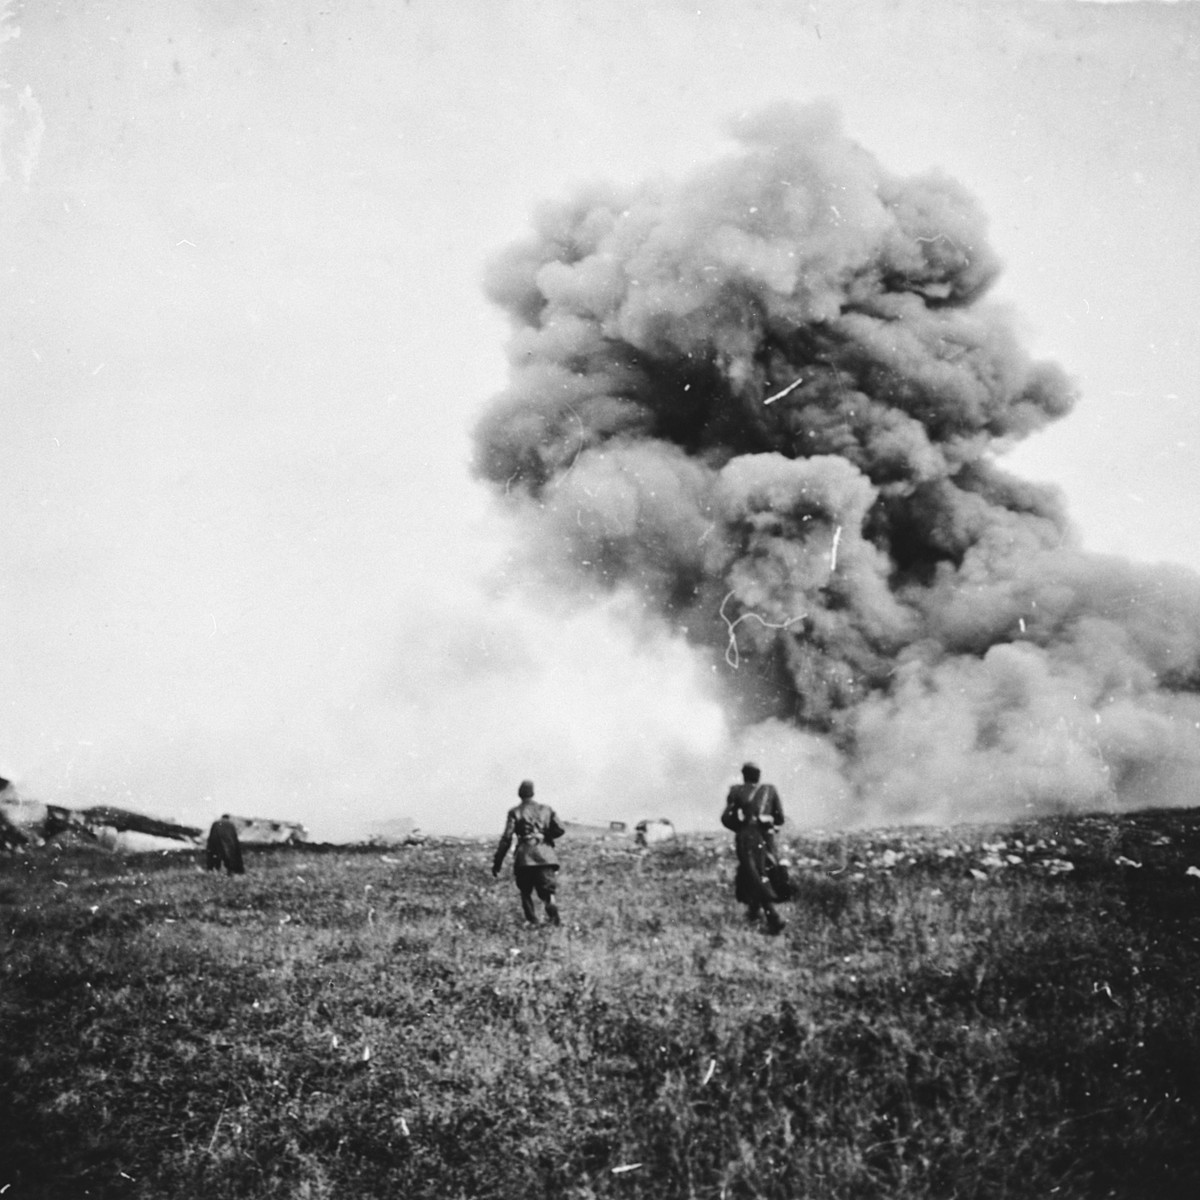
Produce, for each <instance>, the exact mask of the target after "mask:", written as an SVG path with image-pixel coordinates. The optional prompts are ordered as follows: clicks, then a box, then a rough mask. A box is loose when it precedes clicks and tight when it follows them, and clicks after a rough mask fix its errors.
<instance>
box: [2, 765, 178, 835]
mask: <svg viewBox="0 0 1200 1200" xmlns="http://www.w3.org/2000/svg"><path fill="white" fill-rule="evenodd" d="M3 783H4V786H3V787H2V788H0V845H7V846H42V845H45V843H46V842H47V841H48V840H49V839H50V838H53V837H55V836H57V835H58V834H63V833H73V834H76V835H78V836H80V837H83V838H86V839H87V840H88V841H93V842H98V843H100V844H101V845H106V846H108V848H109V849H139V850H140V849H147V848H149V849H159V848H162V847H164V846H169V847H170V848H172V849H179V848H180V846H181V845H184V846H194V845H195V844H196V839H197V838H198V837H199V836H200V830H199V829H194V828H193V827H191V826H190V825H177V824H176V823H175V822H174V821H164V820H160V819H159V818H158V817H148V816H146V815H145V814H144V813H138V812H131V811H130V810H128V809H124V808H113V807H111V806H109V805H105V804H101V805H96V806H94V807H92V808H85V809H71V808H64V807H62V806H61V805H57V804H43V803H42V802H41V801H40V800H27V799H25V798H23V797H22V796H20V795H18V793H17V790H16V788H14V787H13V786H12V785H11V784H10V783H9V782H8V781H7V780H4V781H3ZM139 839H142V840H141V841H139Z"/></svg>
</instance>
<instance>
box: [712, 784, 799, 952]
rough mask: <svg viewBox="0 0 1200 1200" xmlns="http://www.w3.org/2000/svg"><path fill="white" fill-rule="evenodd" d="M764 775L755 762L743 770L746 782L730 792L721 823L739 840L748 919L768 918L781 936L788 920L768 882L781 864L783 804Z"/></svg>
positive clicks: (738, 887) (740, 890)
mask: <svg viewBox="0 0 1200 1200" xmlns="http://www.w3.org/2000/svg"><path fill="white" fill-rule="evenodd" d="M761 778H762V772H761V771H760V770H759V768H758V767H757V766H756V765H755V764H754V763H750V762H748V763H746V764H745V766H743V767H742V782H741V783H735V784H734V785H733V787H731V788H730V789H729V795H728V796H727V797H726V799H725V811H724V812H723V813H722V814H721V824H722V825H724V826H725V828H726V829H731V830H732V831H733V832H734V833H735V834H736V835H737V840H736V842H735V845H736V847H737V860H738V866H737V878H736V879H735V881H734V895H735V896H736V897H737V900H738V903H739V904H744V905H745V906H746V917H747V919H748V920H751V921H757V920H758V918H759V914H760V913H761V914H764V915H765V916H766V918H767V932H768V933H779V932H781V931H782V929H783V926H784V920H783V918H782V917H781V916H780V915H779V913H778V911H777V910H776V908H775V900H776V896H775V893H774V892H773V891H772V890H771V885H770V883H769V882H768V881H767V868H768V866H770V864H771V863H772V862H775V861H777V859H778V854H777V852H776V849H775V829H776V827H777V826H779V825H782V824H783V803H782V801H780V799H779V793H778V792H777V791H776V790H775V787H774V785H773V784H770V783H761V782H760V780H761Z"/></svg>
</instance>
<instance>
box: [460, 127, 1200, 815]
mask: <svg viewBox="0 0 1200 1200" xmlns="http://www.w3.org/2000/svg"><path fill="white" fill-rule="evenodd" d="M734 133H735V135H736V137H737V138H738V141H739V143H740V148H739V150H738V151H737V153H736V154H734V155H733V156H731V157H730V158H729V159H728V160H727V161H723V162H719V163H717V164H716V165H714V166H712V167H710V168H709V169H706V170H703V171H700V172H699V173H697V174H696V175H695V176H694V177H693V178H691V179H688V180H686V181H684V182H682V183H679V184H673V183H663V182H656V183H649V184H646V185H644V186H641V187H637V188H632V189H628V190H620V189H616V188H603V187H594V188H591V189H589V190H587V191H585V192H584V193H583V194H582V195H580V196H579V197H578V198H576V199H575V200H574V201H572V202H568V203H563V204H557V205H549V206H546V207H544V208H543V209H542V210H541V212H540V213H539V215H538V217H537V221H536V232H535V235H534V236H533V237H532V238H531V239H530V240H527V241H523V242H521V243H519V244H517V245H514V246H513V247H511V248H510V249H509V250H507V251H506V252H505V253H503V254H502V255H501V256H500V257H499V258H498V259H497V260H496V261H495V263H494V264H493V265H492V268H491V270H490V274H489V279H488V290H489V294H490V296H491V298H492V299H494V300H495V301H496V302H497V303H499V304H500V305H501V306H503V308H504V309H506V310H507V311H508V313H509V314H510V315H511V318H512V320H513V323H514V333H513V337H512V341H511V345H510V349H509V354H510V359H511V364H512V365H511V381H510V386H509V387H508V389H507V390H506V391H505V392H504V393H502V394H501V395H500V396H498V397H497V398H495V399H494V400H493V402H492V403H491V404H490V406H489V407H488V409H487V410H486V411H485V413H484V415H483V417H482V419H481V421H480V422H479V425H478V427H477V430H476V453H477V458H476V466H477V470H478V472H479V473H480V474H481V475H482V476H483V477H484V478H486V479H487V480H489V481H491V482H492V483H493V484H494V485H495V486H496V488H497V489H498V491H499V492H500V493H501V494H502V496H503V497H504V498H505V499H506V502H507V503H508V504H509V505H511V506H512V507H513V509H514V511H515V512H516V513H517V514H518V516H519V519H520V520H521V521H522V522H523V523H524V524H525V525H526V526H527V528H528V531H529V534H530V536H529V538H528V546H529V552H530V554H531V555H532V556H534V557H536V558H537V560H538V562H539V564H540V566H541V567H542V568H543V569H544V570H545V571H546V572H548V574H549V575H550V576H552V577H554V578H556V579H559V580H573V581H574V582H575V583H576V584H580V585H582V586H583V587H584V588H585V589H586V590H589V591H591V592H593V593H598V592H601V591H605V590H607V591H613V590H621V589H628V590H632V591H633V592H635V593H637V594H638V595H639V596H640V598H641V599H642V601H643V603H644V605H645V606H646V607H647V608H648V609H649V610H650V611H652V612H653V613H655V614H657V616H658V617H659V618H661V620H662V621H663V622H664V623H666V624H667V625H669V626H670V627H671V628H672V629H674V630H676V631H679V632H681V633H683V634H684V635H685V636H686V637H687V638H688V640H689V641H691V642H692V643H693V644H695V645H696V646H698V647H702V648H705V649H707V650H708V651H709V652H710V653H711V654H712V656H713V661H714V663H715V664H716V665H717V667H718V669H719V671H720V673H721V675H722V678H723V684H724V687H725V689H726V692H727V695H728V698H729V702H730V711H731V713H732V714H733V715H734V719H736V721H738V722H740V723H743V724H754V723H759V722H764V721H774V722H779V723H783V724H784V725H786V726H787V727H789V728H792V729H795V730H797V731H801V730H803V731H807V732H808V733H809V734H814V733H815V734H817V735H819V736H820V737H821V738H824V739H827V740H828V743H829V744H831V745H832V746H833V747H835V748H836V751H837V758H838V761H839V763H840V764H841V769H842V770H843V772H844V774H845V777H846V779H847V780H848V781H849V786H848V789H847V793H846V794H847V795H848V796H849V797H851V798H852V799H851V800H850V801H849V803H850V806H851V807H850V810H849V811H845V812H843V813H841V814H838V815H839V816H840V817H841V818H843V819H845V820H848V821H852V820H855V819H862V818H863V817H865V816H866V815H868V814H869V815H870V816H871V817H872V818H873V819H879V818H880V817H883V818H889V819H895V820H913V819H952V818H969V817H981V816H996V815H1001V814H1004V813H1006V812H1011V811H1014V810H1017V809H1019V810H1021V811H1028V810H1029V809H1031V808H1032V809H1034V810H1038V811H1046V810H1050V809H1056V808H1061V807H1071V808H1078V807H1084V806H1089V805H1092V806H1094V805H1101V804H1109V803H1114V802H1117V801H1123V802H1129V803H1144V802H1147V801H1149V800H1162V799H1163V796H1162V795H1161V794H1160V793H1155V792H1153V791H1152V790H1151V791H1148V790H1146V789H1147V788H1149V787H1150V785H1151V784H1152V783H1153V782H1154V780H1155V779H1156V778H1157V779H1158V781H1159V782H1160V783H1163V773H1164V772H1170V773H1172V774H1174V775H1177V772H1178V771H1184V772H1185V773H1186V772H1191V771H1194V770H1195V768H1196V767H1197V765H1198V764H1200V747H1198V737H1197V728H1200V702H1198V698H1197V692H1198V691H1200V580H1198V579H1197V578H1196V577H1195V576H1193V575H1191V574H1190V573H1189V572H1187V571H1185V570H1183V569H1179V568H1171V567H1154V568H1152V567H1146V566H1134V565H1132V564H1130V563H1127V562H1124V561H1122V560H1117V559H1113V558H1107V557H1101V556H1096V555H1088V554H1086V553H1085V552H1083V551H1082V550H1081V549H1080V547H1079V545H1078V539H1077V536H1076V535H1075V533H1074V532H1073V530H1072V528H1071V525H1070V523H1069V522H1068V520H1067V518H1066V516H1065V514H1064V511H1063V505H1062V502H1061V499H1060V496H1059V494H1058V493H1057V492H1056V491H1055V490H1054V489H1053V488H1050V487H1047V486H1043V485H1034V484H1030V483H1026V482H1022V481H1021V480H1019V479H1016V478H1014V477H1012V476H1011V475H1010V474H1008V473H1006V472H1005V471H1003V470H1001V469H1000V468H999V467H998V466H997V464H996V458H997V456H998V455H1000V454H1002V453H1003V452H1004V451H1005V450H1006V449H1007V448H1010V447H1011V446H1012V445H1013V444H1015V442H1016V441H1017V440H1019V439H1021V438H1024V437H1026V436H1027V435H1029V434H1031V433H1033V432H1035V431H1036V430H1038V429H1039V428H1041V427H1043V426H1044V425H1046V424H1047V423H1048V422H1050V421H1053V420H1056V419H1058V418H1061V417H1063V416H1065V415H1066V414H1067V413H1069V412H1070V410H1071V409H1072V406H1073V405H1074V403H1075V400H1076V396H1075V392H1074V389H1073V386H1072V384H1071V382H1070V381H1069V380H1068V379H1067V377H1066V376H1065V375H1064V373H1063V372H1062V371H1061V370H1060V369H1059V368H1058V367H1057V366H1055V365H1053V364H1050V363H1045V362H1036V361H1033V360H1032V359H1031V358H1030V356H1029V355H1028V354H1027V353H1026V352H1025V351H1024V350H1023V348H1022V347H1021V345H1020V343H1019V339H1018V337H1017V335H1016V333H1015V330H1014V322H1013V320H1012V318H1011V316H1010V314H1008V312H1007V311H1006V310H1005V309H1004V308H1003V307H1001V306H999V305H997V304H995V303H993V302H991V301H989V300H988V299H987V292H988V289H989V288H990V286H991V285H992V283H993V282H994V281H995V279H996V277H997V274H998V271H999V262H998V260H997V258H996V256H995V254H994V253H993V252H992V250H991V249H990V248H989V246H988V244H987V241H986V236H985V221H984V218H983V216H982V214H981V212H980V211H979V208H978V206H977V204H976V203H975V202H974V200H973V199H972V198H971V197H970V196H969V195H968V194H967V193H966V192H965V191H964V189H963V188H962V187H961V186H960V185H958V184H957V183H956V182H955V181H953V180H952V179H949V178H947V177H945V176H943V175H941V174H939V173H930V174H926V175H923V176H919V177H915V178H897V177H895V176H894V175H892V174H889V173H888V172H887V171H885V170H884V169H883V168H882V167H881V166H880V165H879V164H878V163H877V162H876V161H875V159H874V158H873V157H872V156H871V155H870V154H868V153H867V152H866V151H865V150H863V149H862V148H861V147H860V146H858V145H857V144H855V143H854V142H853V141H852V140H850V139H849V138H848V137H847V136H846V135H845V134H844V133H843V132H842V130H841V128H840V123H839V120H838V117H837V114H836V113H835V112H834V111H833V110H832V109H830V108H829V107H827V106H811V107H806V108H794V107H790V106H789V107H779V108H776V109H772V110H769V111H766V112H763V113H759V114H757V115H755V116H752V117H748V118H745V119H742V120H741V121H739V122H738V123H737V124H736V125H735V127H734ZM812 744H814V743H813V741H812V738H811V737H807V738H805V739H798V740H797V742H796V745H797V746H811V745H812ZM1173 782H1174V783H1177V778H1176V779H1174V780H1173ZM1139 789H1141V790H1139Z"/></svg>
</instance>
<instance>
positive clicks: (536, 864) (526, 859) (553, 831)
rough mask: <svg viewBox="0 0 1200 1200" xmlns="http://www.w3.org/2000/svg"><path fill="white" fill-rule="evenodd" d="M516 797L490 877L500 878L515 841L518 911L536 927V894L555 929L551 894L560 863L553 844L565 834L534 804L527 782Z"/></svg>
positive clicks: (552, 817) (555, 908) (542, 807)
mask: <svg viewBox="0 0 1200 1200" xmlns="http://www.w3.org/2000/svg"><path fill="white" fill-rule="evenodd" d="M517 795H518V796H520V798H521V803H520V804H518V805H517V807H516V808H510V809H509V810H508V821H507V822H506V823H505V826H504V833H503V834H502V835H501V837H500V844H499V845H498V846H497V847H496V856H495V858H494V859H493V860H492V874H493V875H499V874H500V868H501V867H502V866H503V865H504V857H505V855H506V854H508V849H509V847H510V846H511V845H512V844H513V839H514V838H515V839H516V842H517V848H516V851H515V852H514V854H513V874H514V875H515V877H516V881H517V889H518V891H520V893H521V911H522V912H523V913H524V914H525V920H526V921H527V922H528V923H529V924H530V925H536V924H537V923H538V921H537V912H536V910H535V909H534V906H533V894H534V892H537V895H538V899H539V900H541V901H542V903H543V904H545V906H546V919H547V920H548V921H549V922H550V924H551V925H558V924H559V923H560V922H559V916H558V906H557V905H556V904H555V903H554V894H555V892H557V890H558V879H557V875H558V866H559V863H558V856H557V855H556V854H555V853H554V843H555V842H556V841H558V839H559V838H560V837H562V835H563V833H564V832H565V831H564V830H563V827H562V826H561V825H560V824H559V823H558V818H557V817H556V816H555V815H554V809H552V808H550V807H549V806H548V805H545V804H535V803H534V800H533V784H532V783H530V781H529V780H528V779H526V780H525V781H524V782H523V783H522V784H521V786H520V787H519V788H517Z"/></svg>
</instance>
